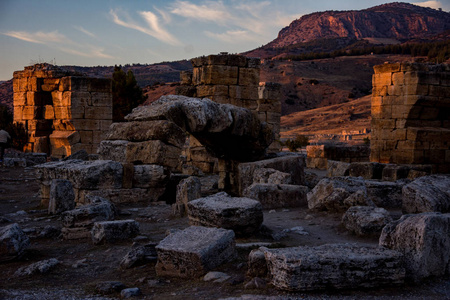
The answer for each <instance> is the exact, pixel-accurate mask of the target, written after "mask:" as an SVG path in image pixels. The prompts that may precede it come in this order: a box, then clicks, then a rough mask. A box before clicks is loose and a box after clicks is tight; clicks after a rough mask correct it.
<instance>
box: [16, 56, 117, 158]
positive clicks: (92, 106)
mask: <svg viewBox="0 0 450 300" xmlns="http://www.w3.org/2000/svg"><path fill="white" fill-rule="evenodd" d="M13 89H14V122H16V123H20V124H23V126H24V127H25V130H26V132H27V134H28V144H27V145H26V146H25V149H24V150H25V151H27V152H45V153H48V154H50V155H52V156H55V157H65V156H69V155H71V154H72V153H73V152H76V151H78V150H81V149H85V150H86V151H87V152H88V153H96V151H97V147H98V145H99V144H100V141H101V140H102V139H103V134H104V132H105V131H106V130H107V129H108V128H109V126H110V125H111V123H112V85H111V80H110V79H105V78H89V77H85V76H80V74H77V73H73V72H68V71H66V70H63V69H61V68H58V67H56V66H52V65H49V64H36V65H33V66H30V67H25V69H24V70H23V71H16V72H14V80H13Z"/></svg>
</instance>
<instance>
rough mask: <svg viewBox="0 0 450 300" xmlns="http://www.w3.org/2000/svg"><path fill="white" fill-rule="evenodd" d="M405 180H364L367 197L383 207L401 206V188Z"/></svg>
mask: <svg viewBox="0 0 450 300" xmlns="http://www.w3.org/2000/svg"><path fill="white" fill-rule="evenodd" d="M406 183H407V181H397V182H386V181H378V180H365V185H366V189H367V197H368V199H369V200H371V201H372V202H373V203H375V205H377V206H379V207H384V208H397V209H398V208H401V207H402V188H403V186H404V185H405V184H406Z"/></svg>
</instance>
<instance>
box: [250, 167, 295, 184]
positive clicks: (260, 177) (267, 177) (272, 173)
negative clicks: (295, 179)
mask: <svg viewBox="0 0 450 300" xmlns="http://www.w3.org/2000/svg"><path fill="white" fill-rule="evenodd" d="M291 181H292V179H291V174H289V173H285V172H280V171H278V170H275V169H272V168H261V169H257V170H255V172H254V173H253V183H270V184H290V183H291Z"/></svg>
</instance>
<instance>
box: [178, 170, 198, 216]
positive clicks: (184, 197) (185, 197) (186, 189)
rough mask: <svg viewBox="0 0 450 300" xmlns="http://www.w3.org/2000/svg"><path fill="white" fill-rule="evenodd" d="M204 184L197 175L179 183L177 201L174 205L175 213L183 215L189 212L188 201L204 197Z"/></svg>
mask: <svg viewBox="0 0 450 300" xmlns="http://www.w3.org/2000/svg"><path fill="white" fill-rule="evenodd" d="M201 190H202V184H201V182H200V179H198V178H197V177H193V176H191V177H188V178H186V179H183V180H181V181H180V183H179V184H178V185H177V195H176V203H175V204H174V205H173V214H174V215H176V216H180V217H183V216H185V215H186V214H187V211H188V203H189V202H190V201H193V200H196V199H199V198H201V197H202V193H201Z"/></svg>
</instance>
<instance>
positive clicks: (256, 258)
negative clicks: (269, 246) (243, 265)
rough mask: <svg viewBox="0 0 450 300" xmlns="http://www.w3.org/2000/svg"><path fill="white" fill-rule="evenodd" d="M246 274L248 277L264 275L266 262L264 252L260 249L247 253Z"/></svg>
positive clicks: (265, 273)
mask: <svg viewBox="0 0 450 300" xmlns="http://www.w3.org/2000/svg"><path fill="white" fill-rule="evenodd" d="M247 267H248V269H247V276H249V277H266V275H267V263H266V257H265V256H264V252H263V251H262V250H260V249H254V250H252V251H251V252H250V254H249V255H248V261H247Z"/></svg>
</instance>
